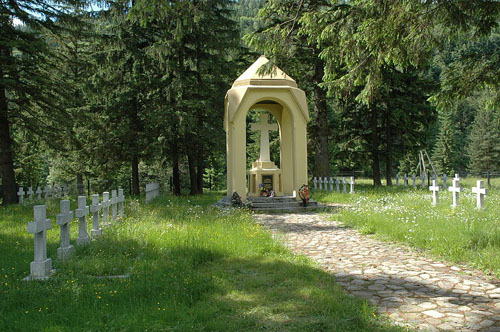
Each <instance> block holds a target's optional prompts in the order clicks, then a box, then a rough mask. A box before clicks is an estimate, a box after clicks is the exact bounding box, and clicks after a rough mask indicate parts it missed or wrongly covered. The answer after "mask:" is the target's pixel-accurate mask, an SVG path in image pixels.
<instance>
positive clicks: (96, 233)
mask: <svg viewBox="0 0 500 332" xmlns="http://www.w3.org/2000/svg"><path fill="white" fill-rule="evenodd" d="M101 235H102V228H99V229H91V230H90V236H91V237H92V238H96V237H99V236H101Z"/></svg>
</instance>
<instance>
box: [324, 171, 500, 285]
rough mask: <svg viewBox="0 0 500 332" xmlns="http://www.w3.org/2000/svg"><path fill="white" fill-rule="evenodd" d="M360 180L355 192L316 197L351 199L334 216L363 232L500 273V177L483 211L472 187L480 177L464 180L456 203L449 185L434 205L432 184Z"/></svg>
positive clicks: (341, 200)
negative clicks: (375, 183)
mask: <svg viewBox="0 0 500 332" xmlns="http://www.w3.org/2000/svg"><path fill="white" fill-rule="evenodd" d="M357 182H358V184H357V185H356V187H355V189H356V190H355V194H353V195H349V194H341V193H336V192H334V193H328V192H317V193H316V194H315V196H314V198H315V199H317V200H318V201H320V202H340V203H347V204H351V207H350V208H347V209H344V210H342V211H341V212H340V213H339V214H338V215H335V216H334V218H335V219H336V220H340V221H343V222H345V223H346V224H347V225H350V226H353V227H356V228H357V229H359V230H360V232H361V233H363V234H376V235H377V236H379V237H380V238H383V239H387V240H392V241H398V242H404V243H407V244H409V245H411V246H413V247H415V248H421V249H426V250H427V251H428V252H430V253H431V254H432V255H434V256H436V257H440V258H444V259H446V260H448V261H450V262H452V263H465V264H468V265H470V266H472V267H475V268H479V269H481V270H483V271H485V272H486V273H492V274H495V275H496V276H497V277H500V190H499V189H498V188H500V179H493V180H492V187H491V188H490V192H489V194H488V195H487V197H486V198H485V206H486V209H485V210H482V211H479V210H477V209H476V208H475V206H476V196H475V194H473V193H472V192H471V188H472V187H473V186H475V179H466V180H465V181H461V187H462V188H463V192H462V193H460V200H459V206H458V207H456V208H455V209H453V208H452V207H451V203H452V195H451V193H450V192H448V191H441V192H440V193H439V204H438V206H437V207H433V206H432V193H431V192H430V191H429V190H428V189H413V188H411V187H410V188H405V187H402V186H400V187H396V186H393V187H380V188H374V187H372V186H371V185H368V183H369V182H368V181H367V180H365V181H363V180H361V181H357ZM410 183H411V182H410Z"/></svg>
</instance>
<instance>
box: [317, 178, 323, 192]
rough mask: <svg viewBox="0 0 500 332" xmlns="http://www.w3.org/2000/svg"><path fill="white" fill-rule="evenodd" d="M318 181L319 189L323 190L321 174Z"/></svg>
mask: <svg viewBox="0 0 500 332" xmlns="http://www.w3.org/2000/svg"><path fill="white" fill-rule="evenodd" d="M318 183H319V190H323V180H322V179H321V176H320V177H319V178H318Z"/></svg>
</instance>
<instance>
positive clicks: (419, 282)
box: [254, 212, 500, 331]
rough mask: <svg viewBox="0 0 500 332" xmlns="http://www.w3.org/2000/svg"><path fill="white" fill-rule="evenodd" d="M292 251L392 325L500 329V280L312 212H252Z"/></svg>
mask: <svg viewBox="0 0 500 332" xmlns="http://www.w3.org/2000/svg"><path fill="white" fill-rule="evenodd" d="M254 218H255V220H256V221H257V223H259V224H260V225H262V226H263V227H267V228H269V229H270V231H271V232H273V233H274V234H276V235H277V236H276V238H277V239H281V240H282V241H284V243H285V245H287V246H288V247H289V248H290V249H291V250H292V251H293V252H294V253H296V254H301V255H305V256H308V257H311V258H312V259H314V260H316V261H317V262H318V263H319V264H320V266H321V267H322V268H323V269H324V270H326V271H328V272H329V273H330V274H332V276H333V277H334V278H335V280H336V281H337V283H338V284H339V285H340V286H341V287H343V288H344V289H345V290H346V292H347V293H350V294H351V295H353V296H358V297H362V298H365V299H366V300H368V301H369V302H370V303H372V304H374V305H376V306H377V308H378V311H379V313H380V314H384V315H387V317H389V319H391V320H392V321H393V322H394V323H395V324H398V325H403V326H410V327H412V328H417V329H427V330H430V331H500V319H499V318H498V317H500V280H498V279H492V278H489V277H487V276H486V275H484V274H483V273H482V272H480V271H477V270H473V269H470V268H467V267H462V266H456V265H452V264H448V263H446V262H441V261H435V260H432V259H431V258H429V257H425V256H424V255H423V254H422V253H419V252H417V251H415V250H411V249H410V248H408V247H406V246H404V245H400V244H395V243H390V242H382V241H380V240H377V239H375V238H373V237H372V236H367V235H362V234H360V233H359V232H358V231H356V230H355V229H352V228H349V227H346V226H345V225H343V224H342V223H341V222H337V221H330V220H328V219H329V218H330V216H328V215H325V214H317V213H314V212H307V213H295V214H255V215H254Z"/></svg>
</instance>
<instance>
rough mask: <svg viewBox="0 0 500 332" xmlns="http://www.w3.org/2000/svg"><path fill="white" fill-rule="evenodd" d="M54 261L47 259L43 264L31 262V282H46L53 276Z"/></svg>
mask: <svg viewBox="0 0 500 332" xmlns="http://www.w3.org/2000/svg"><path fill="white" fill-rule="evenodd" d="M51 271H52V259H50V258H47V259H46V260H43V261H41V262H31V264H30V275H29V276H28V278H30V280H46V279H48V278H49V276H50V275H51Z"/></svg>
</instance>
